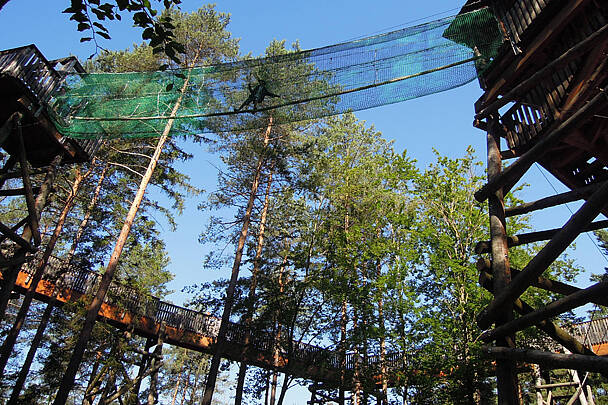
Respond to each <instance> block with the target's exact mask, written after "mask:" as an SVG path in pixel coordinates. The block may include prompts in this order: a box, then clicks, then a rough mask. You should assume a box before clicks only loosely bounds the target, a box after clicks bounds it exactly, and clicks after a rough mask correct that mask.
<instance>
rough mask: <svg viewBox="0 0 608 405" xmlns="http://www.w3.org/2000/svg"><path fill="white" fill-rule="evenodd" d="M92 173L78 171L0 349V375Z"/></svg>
mask: <svg viewBox="0 0 608 405" xmlns="http://www.w3.org/2000/svg"><path fill="white" fill-rule="evenodd" d="M90 173H91V171H90V170H89V172H88V173H86V174H84V175H82V174H81V173H80V170H78V171H77V174H76V178H75V179H74V184H72V189H71V194H70V196H69V197H68V199H67V201H66V203H65V205H64V207H63V210H62V211H61V214H60V215H59V219H58V220H57V225H56V226H55V231H54V232H53V235H52V236H51V238H50V240H49V241H48V244H47V246H46V248H45V250H44V254H43V255H42V258H41V259H40V263H39V264H38V265H37V266H36V271H35V272H34V275H33V276H32V280H31V281H30V285H29V287H28V289H27V292H26V293H25V296H24V297H23V301H22V303H21V307H20V308H19V312H18V313H17V317H16V318H15V321H14V323H13V326H12V328H11V330H10V331H9V333H8V335H7V336H6V337H5V339H4V343H3V344H2V347H1V348H0V375H3V374H4V368H5V367H6V364H7V363H8V359H9V358H10V356H11V353H12V351H13V347H14V345H15V342H16V341H17V337H18V336H19V332H20V331H21V327H22V326H23V324H24V322H25V318H26V316H27V313H28V312H29V310H30V305H31V303H32V300H33V299H34V294H35V293H36V288H37V287H38V283H39V282H40V280H42V275H43V274H44V270H45V269H46V265H47V263H48V261H49V258H50V257H51V254H52V253H53V250H55V245H56V244H57V242H58V241H59V236H60V235H61V231H62V230H63V225H64V224H65V220H66V219H67V217H68V214H69V213H70V211H71V209H72V207H73V206H74V201H75V200H76V195H77V194H78V191H79V190H80V186H81V184H82V181H83V180H84V179H86V177H87V176H88V175H89V174H90Z"/></svg>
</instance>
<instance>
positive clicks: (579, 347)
mask: <svg viewBox="0 0 608 405" xmlns="http://www.w3.org/2000/svg"><path fill="white" fill-rule="evenodd" d="M479 283H480V284H481V285H482V287H484V288H485V289H486V290H488V291H490V292H492V275H491V274H489V273H487V272H485V271H482V272H481V273H480V274H479ZM513 308H514V309H515V310H516V311H517V312H518V313H519V314H520V315H527V314H530V313H533V312H534V311H535V310H534V308H532V307H531V306H530V305H528V304H527V303H526V302H525V301H524V300H522V299H520V298H518V299H516V300H515V302H513ZM535 326H536V327H537V328H539V329H540V330H542V331H543V332H545V333H546V334H547V335H548V336H549V337H551V338H553V340H555V341H556V342H557V343H559V344H561V345H562V346H564V347H565V348H567V349H568V350H570V351H571V352H573V353H577V354H585V355H589V356H594V355H595V353H593V350H591V349H590V348H588V347H586V346H585V345H583V344H582V343H580V342H579V341H578V339H576V338H575V337H574V336H572V335H571V334H569V333H568V332H567V331H565V330H564V329H562V328H560V327H559V326H557V325H556V324H555V323H553V322H551V321H549V320H542V321H540V322H539V323H537V324H536V325H535Z"/></svg>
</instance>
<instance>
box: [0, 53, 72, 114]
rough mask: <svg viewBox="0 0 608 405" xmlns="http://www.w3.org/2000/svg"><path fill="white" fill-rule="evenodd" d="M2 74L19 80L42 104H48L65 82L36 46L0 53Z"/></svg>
mask: <svg viewBox="0 0 608 405" xmlns="http://www.w3.org/2000/svg"><path fill="white" fill-rule="evenodd" d="M0 73H3V74H7V75H10V76H12V77H14V78H16V79H19V80H20V81H21V83H23V85H24V86H25V87H26V88H27V89H29V90H30V91H31V92H32V95H33V96H34V97H35V99H36V100H37V101H39V102H41V103H47V102H48V101H49V100H50V98H51V96H52V95H53V92H54V91H55V90H56V89H57V88H58V87H59V86H60V85H61V83H62V81H63V77H62V76H61V75H60V74H59V73H58V72H57V71H55V69H54V68H53V67H52V66H51V64H50V63H49V61H47V60H46V58H45V57H44V56H43V55H42V53H40V51H39V50H38V49H37V48H36V47H35V46H34V45H27V46H22V47H20V48H15V49H9V50H6V51H0Z"/></svg>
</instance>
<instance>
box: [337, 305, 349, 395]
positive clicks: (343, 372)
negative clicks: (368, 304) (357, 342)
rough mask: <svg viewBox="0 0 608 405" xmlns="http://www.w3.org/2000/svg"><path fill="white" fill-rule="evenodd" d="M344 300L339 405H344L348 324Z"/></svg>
mask: <svg viewBox="0 0 608 405" xmlns="http://www.w3.org/2000/svg"><path fill="white" fill-rule="evenodd" d="M347 305H348V304H347V303H346V300H343V301H342V311H341V316H340V388H339V390H338V402H339V405H344V401H345V398H344V397H345V395H344V393H345V390H344V386H345V385H346V323H347V322H348V319H347V318H346V316H347V310H348V307H347Z"/></svg>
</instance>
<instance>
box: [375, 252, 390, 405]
mask: <svg viewBox="0 0 608 405" xmlns="http://www.w3.org/2000/svg"><path fill="white" fill-rule="evenodd" d="M376 276H377V278H378V279H380V278H381V277H382V266H381V264H380V261H378V262H377V263H376ZM383 294H384V291H380V294H379V297H378V324H379V328H380V380H381V383H382V398H381V399H380V403H381V404H382V405H388V380H387V376H386V336H385V335H386V328H385V325H384V300H383V298H382V297H383Z"/></svg>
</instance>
